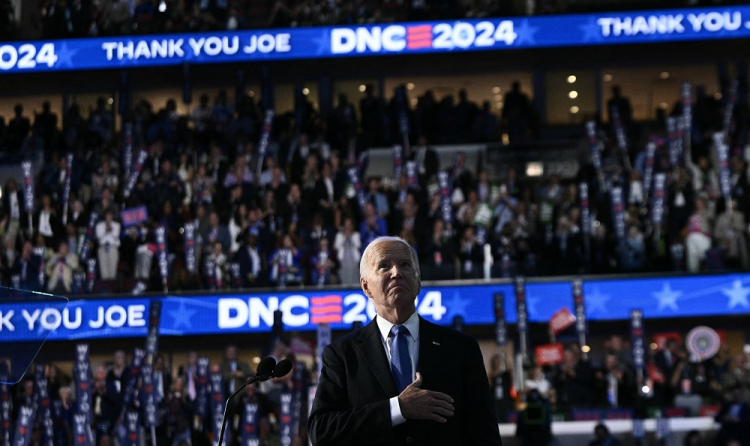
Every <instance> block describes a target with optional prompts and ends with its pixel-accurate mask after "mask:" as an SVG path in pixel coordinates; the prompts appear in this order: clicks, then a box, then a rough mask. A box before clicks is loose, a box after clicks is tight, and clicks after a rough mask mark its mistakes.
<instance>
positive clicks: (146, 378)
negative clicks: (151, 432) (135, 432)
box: [140, 361, 159, 428]
mask: <svg viewBox="0 0 750 446" xmlns="http://www.w3.org/2000/svg"><path fill="white" fill-rule="evenodd" d="M140 396H141V405H142V406H143V425H144V426H145V427H147V428H151V427H156V426H157V425H158V424H159V414H158V408H157V403H158V401H157V395H156V389H155V388H154V369H153V367H152V366H151V364H150V363H149V362H148V361H147V362H146V363H144V364H143V367H141V391H140Z"/></svg>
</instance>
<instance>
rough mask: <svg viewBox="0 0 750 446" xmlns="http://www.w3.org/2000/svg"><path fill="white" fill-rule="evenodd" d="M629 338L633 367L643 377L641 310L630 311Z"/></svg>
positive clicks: (643, 344) (644, 365)
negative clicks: (631, 346) (631, 347)
mask: <svg viewBox="0 0 750 446" xmlns="http://www.w3.org/2000/svg"><path fill="white" fill-rule="evenodd" d="M630 339H631V343H632V345H633V367H634V368H635V370H636V372H637V373H638V377H639V378H640V377H643V374H644V372H645V367H646V343H645V335H644V331H643V310H631V311H630Z"/></svg>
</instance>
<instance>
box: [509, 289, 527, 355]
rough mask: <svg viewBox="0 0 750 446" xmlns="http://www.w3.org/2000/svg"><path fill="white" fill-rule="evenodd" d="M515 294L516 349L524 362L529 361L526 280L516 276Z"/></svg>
mask: <svg viewBox="0 0 750 446" xmlns="http://www.w3.org/2000/svg"><path fill="white" fill-rule="evenodd" d="M513 282H514V287H515V294H516V315H517V317H518V321H517V326H518V348H519V352H520V353H521V356H522V357H523V360H524V362H528V360H529V351H528V348H529V327H528V318H529V314H528V311H527V307H526V278H525V277H523V276H518V277H516V278H515V279H514V281H513Z"/></svg>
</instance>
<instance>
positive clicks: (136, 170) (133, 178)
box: [122, 150, 148, 199]
mask: <svg viewBox="0 0 750 446" xmlns="http://www.w3.org/2000/svg"><path fill="white" fill-rule="evenodd" d="M146 158H148V152H146V151H145V150H141V151H140V152H138V158H137V159H136V161H135V166H133V168H132V169H131V170H130V175H128V181H127V182H126V183H125V188H124V189H123V191H122V196H123V197H125V199H127V198H129V197H130V193H131V192H133V188H134V187H135V183H137V182H138V176H139V175H140V174H141V170H143V163H145V162H146Z"/></svg>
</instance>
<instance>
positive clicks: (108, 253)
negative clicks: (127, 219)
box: [96, 209, 120, 280]
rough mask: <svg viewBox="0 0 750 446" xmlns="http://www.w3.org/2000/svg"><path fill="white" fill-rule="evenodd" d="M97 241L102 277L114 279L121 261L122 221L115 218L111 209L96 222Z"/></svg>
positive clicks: (103, 278)
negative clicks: (102, 218)
mask: <svg viewBox="0 0 750 446" xmlns="http://www.w3.org/2000/svg"><path fill="white" fill-rule="evenodd" d="M96 241H97V243H98V244H99V250H98V258H99V272H100V275H101V279H102V280H114V279H116V278H117V266H118V263H119V261H120V223H118V222H117V221H115V220H114V213H113V212H112V210H111V209H107V210H106V211H104V220H103V221H100V222H99V223H97V224H96Z"/></svg>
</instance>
